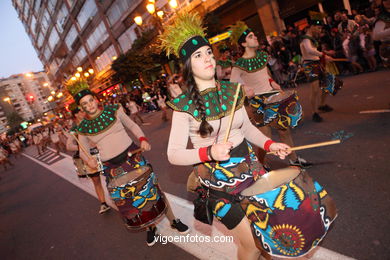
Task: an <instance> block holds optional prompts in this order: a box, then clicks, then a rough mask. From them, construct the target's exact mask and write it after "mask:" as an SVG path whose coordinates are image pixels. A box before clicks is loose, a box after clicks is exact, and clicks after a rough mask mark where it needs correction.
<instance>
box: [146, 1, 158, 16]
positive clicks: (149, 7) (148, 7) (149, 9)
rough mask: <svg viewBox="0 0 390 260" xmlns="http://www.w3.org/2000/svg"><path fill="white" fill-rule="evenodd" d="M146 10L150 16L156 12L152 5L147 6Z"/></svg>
mask: <svg viewBox="0 0 390 260" xmlns="http://www.w3.org/2000/svg"><path fill="white" fill-rule="evenodd" d="M146 9H147V10H148V12H149V13H150V14H154V12H155V11H156V8H155V7H154V4H152V3H150V4H147V5H146Z"/></svg>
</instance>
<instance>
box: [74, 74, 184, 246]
mask: <svg viewBox="0 0 390 260" xmlns="http://www.w3.org/2000/svg"><path fill="white" fill-rule="evenodd" d="M68 90H69V92H70V93H71V94H72V96H73V98H74V100H75V101H76V103H77V104H78V105H79V106H80V107H81V109H82V110H83V111H84V112H85V113H86V118H85V119H84V120H83V121H82V122H81V123H80V124H79V125H78V127H77V128H76V130H77V134H78V136H79V141H80V144H81V146H80V148H81V147H83V149H80V157H81V158H82V159H83V161H85V162H86V164H87V165H88V166H89V167H90V168H93V169H95V168H97V167H98V162H97V160H96V158H95V157H92V156H90V155H88V154H86V152H85V151H89V149H90V148H91V147H90V142H92V143H94V144H96V147H97V148H98V150H99V153H100V157H101V161H102V163H103V165H104V175H105V176H106V178H107V179H106V180H107V184H108V182H109V181H110V180H112V179H114V178H116V177H119V176H123V175H125V174H128V173H130V172H132V171H134V170H136V169H139V168H140V167H141V166H145V165H149V166H151V165H150V164H149V163H148V162H147V161H146V160H145V158H144V157H143V156H142V155H140V154H139V153H138V154H131V152H133V151H134V150H136V149H138V148H139V147H140V148H141V149H142V150H143V151H150V149H151V145H150V144H149V142H148V140H147V139H146V137H145V134H144V132H143V131H142V129H141V128H140V127H139V126H138V125H137V124H136V123H135V122H134V121H133V120H131V119H130V117H128V116H127V115H126V113H125V111H124V109H123V107H121V106H120V105H117V104H115V105H107V106H104V107H101V106H99V101H98V99H97V98H96V96H95V95H94V94H93V93H92V91H91V90H90V89H89V86H88V84H87V83H86V82H85V81H77V82H74V83H72V84H71V85H69V86H68ZM126 129H127V130H129V131H131V132H132V133H133V134H134V136H136V137H137V138H138V140H139V143H140V146H139V147H138V146H137V145H136V144H135V142H134V141H133V140H132V139H131V138H130V136H129V135H128V133H127V132H126ZM113 175H114V176H113ZM153 176H154V175H153ZM154 180H156V179H154ZM156 181H157V180H156ZM120 193H121V195H120V198H121V199H122V198H124V197H123V196H124V195H122V192H120ZM111 195H112V194H111ZM146 195H151V193H150V192H149V193H148V194H146ZM126 198H127V197H126ZM133 198H134V196H133ZM147 199H148V200H155V201H158V198H157V196H151V197H150V198H149V197H147ZM148 200H146V201H148ZM165 201H166V205H167V211H166V216H167V218H168V219H169V222H170V224H171V228H173V229H176V230H177V231H179V232H180V233H182V234H184V233H187V232H189V228H188V227H187V226H186V225H185V224H183V223H182V222H181V221H180V219H176V218H175V216H174V214H173V212H172V209H171V207H170V206H169V202H168V201H167V199H166V200H165ZM134 209H135V208H128V207H127V208H126V209H123V210H120V211H121V213H122V215H123V216H124V215H128V214H131V212H132V211H133V210H134ZM141 209H142V208H141V206H137V209H136V210H139V212H141ZM126 219H127V218H126ZM155 235H156V227H155V226H154V224H153V225H152V226H150V227H149V228H148V230H147V238H146V242H147V244H148V246H152V245H154V244H155V243H156V236H155Z"/></svg>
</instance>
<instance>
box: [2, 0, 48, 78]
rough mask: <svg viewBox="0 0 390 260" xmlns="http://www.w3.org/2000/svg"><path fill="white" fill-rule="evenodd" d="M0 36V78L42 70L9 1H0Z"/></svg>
mask: <svg viewBox="0 0 390 260" xmlns="http://www.w3.org/2000/svg"><path fill="white" fill-rule="evenodd" d="M0 35H1V40H0V78H5V77H9V76H11V75H13V74H18V73H25V72H29V71H41V70H43V66H42V63H41V61H40V60H39V59H38V56H37V53H36V52H35V50H34V47H33V46H32V43H31V41H30V38H29V37H28V35H27V33H26V31H25V30H24V27H23V24H22V22H21V21H20V20H19V18H18V14H17V13H16V10H15V8H14V7H13V5H12V3H11V0H0Z"/></svg>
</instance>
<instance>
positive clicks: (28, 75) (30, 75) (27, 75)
mask: <svg viewBox="0 0 390 260" xmlns="http://www.w3.org/2000/svg"><path fill="white" fill-rule="evenodd" d="M24 75H26V77H29V78H31V77H32V76H33V75H32V74H31V73H26V74H24Z"/></svg>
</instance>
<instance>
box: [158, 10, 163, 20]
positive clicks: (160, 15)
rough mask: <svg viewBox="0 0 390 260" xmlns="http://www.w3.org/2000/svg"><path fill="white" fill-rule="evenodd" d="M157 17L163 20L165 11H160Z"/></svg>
mask: <svg viewBox="0 0 390 260" xmlns="http://www.w3.org/2000/svg"><path fill="white" fill-rule="evenodd" d="M157 16H158V17H160V19H162V18H163V16H164V11H158V12H157Z"/></svg>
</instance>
